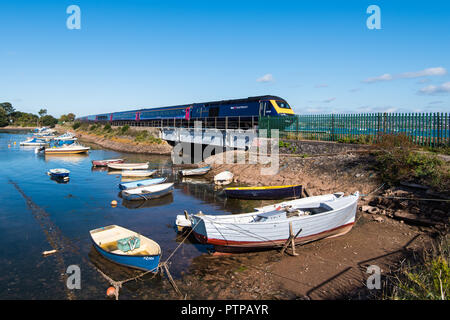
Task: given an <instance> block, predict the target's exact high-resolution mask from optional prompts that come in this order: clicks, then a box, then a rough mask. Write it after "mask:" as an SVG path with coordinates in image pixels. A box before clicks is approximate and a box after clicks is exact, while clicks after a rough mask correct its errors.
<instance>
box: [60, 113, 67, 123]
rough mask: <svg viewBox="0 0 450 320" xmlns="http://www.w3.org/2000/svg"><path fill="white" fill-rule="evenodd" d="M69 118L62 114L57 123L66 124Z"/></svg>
mask: <svg viewBox="0 0 450 320" xmlns="http://www.w3.org/2000/svg"><path fill="white" fill-rule="evenodd" d="M68 119H69V118H68V117H67V115H65V114H63V115H62V116H61V117H59V122H67V121H69V120H68Z"/></svg>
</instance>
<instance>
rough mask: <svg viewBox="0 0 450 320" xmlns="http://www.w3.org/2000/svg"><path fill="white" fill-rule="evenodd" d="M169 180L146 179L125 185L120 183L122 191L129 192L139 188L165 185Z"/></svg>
mask: <svg viewBox="0 0 450 320" xmlns="http://www.w3.org/2000/svg"><path fill="white" fill-rule="evenodd" d="M166 180H167V178H155V179H145V180H137V181H131V182H125V183H119V189H120V190H128V189H133V188H139V187H146V186H151V185H154V184H158V183H163V182H164V181H166Z"/></svg>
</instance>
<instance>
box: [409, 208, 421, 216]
mask: <svg viewBox="0 0 450 320" xmlns="http://www.w3.org/2000/svg"><path fill="white" fill-rule="evenodd" d="M409 211H410V212H411V213H414V214H420V208H419V207H412V208H410V209H409Z"/></svg>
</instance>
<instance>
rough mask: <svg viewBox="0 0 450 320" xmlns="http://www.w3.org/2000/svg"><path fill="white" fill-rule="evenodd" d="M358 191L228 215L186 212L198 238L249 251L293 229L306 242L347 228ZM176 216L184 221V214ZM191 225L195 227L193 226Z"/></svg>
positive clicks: (352, 218)
mask: <svg viewBox="0 0 450 320" xmlns="http://www.w3.org/2000/svg"><path fill="white" fill-rule="evenodd" d="M358 199H359V192H356V193H354V194H352V195H349V196H343V195H342V194H329V195H323V196H315V197H308V198H303V199H297V200H292V201H286V202H283V203H279V204H275V205H270V206H266V207H263V208H259V209H257V211H256V212H251V213H245V214H232V215H217V216H213V215H203V214H193V215H189V216H188V219H189V220H190V223H191V226H192V228H193V233H194V235H195V237H196V239H197V240H198V241H200V242H201V243H205V244H211V245H214V247H215V249H216V250H217V251H224V252H229V251H251V250H260V249H270V248H275V247H279V246H282V245H283V244H284V243H285V242H286V240H287V239H288V238H289V237H290V234H291V233H290V230H289V229H290V225H292V229H293V233H294V234H297V233H298V232H299V231H300V229H301V232H300V233H299V234H297V237H296V238H295V242H296V243H299V244H300V243H307V242H310V241H314V240H319V239H322V238H328V237H334V236H338V235H342V234H345V233H347V232H349V231H350V230H351V228H352V226H353V224H354V223H355V215H356V209H357V203H358ZM183 217H184V216H177V220H178V221H180V222H183V221H184V222H185V220H186V217H184V219H183ZM194 226H195V228H194Z"/></svg>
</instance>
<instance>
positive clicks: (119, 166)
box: [107, 162, 149, 170]
mask: <svg viewBox="0 0 450 320" xmlns="http://www.w3.org/2000/svg"><path fill="white" fill-rule="evenodd" d="M148 165H149V163H148V162H146V163H108V164H107V166H108V168H110V169H114V170H142V169H148Z"/></svg>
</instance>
